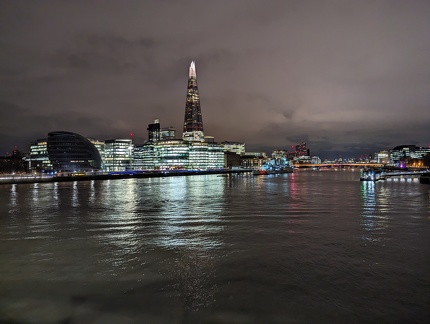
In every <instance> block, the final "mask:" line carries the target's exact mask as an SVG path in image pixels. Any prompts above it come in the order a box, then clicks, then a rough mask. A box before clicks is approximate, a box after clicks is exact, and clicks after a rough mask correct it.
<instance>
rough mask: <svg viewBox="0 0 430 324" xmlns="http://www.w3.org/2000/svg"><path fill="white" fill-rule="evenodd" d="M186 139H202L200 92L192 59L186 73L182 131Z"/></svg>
mask: <svg viewBox="0 0 430 324" xmlns="http://www.w3.org/2000/svg"><path fill="white" fill-rule="evenodd" d="M182 138H183V139H184V140H186V141H201V142H203V141H204V134H203V118H202V111H201V107H200V94H199V88H198V86H197V74H196V66H195V62H194V61H192V62H191V65H190V68H189V73H188V87H187V99H186V103H185V118H184V132H183V134H182Z"/></svg>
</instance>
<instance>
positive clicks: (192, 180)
mask: <svg viewBox="0 0 430 324" xmlns="http://www.w3.org/2000/svg"><path fill="white" fill-rule="evenodd" d="M166 180H170V181H168V183H167V186H163V188H164V191H163V193H162V195H161V197H165V198H164V199H163V203H162V206H161V215H160V217H161V219H162V225H161V227H160V237H159V239H158V242H157V244H158V245H161V246H163V247H168V248H172V247H192V248H197V249H202V250H206V249H213V248H217V247H219V246H221V245H222V242H220V241H219V239H218V237H219V236H218V235H217V233H219V232H220V231H222V230H223V226H222V225H221V220H220V219H219V218H220V216H221V214H222V212H223V201H224V199H223V195H224V188H225V180H224V179H223V178H221V177H216V176H198V177H177V178H170V179H165V181H166ZM166 182H167V181H166Z"/></svg>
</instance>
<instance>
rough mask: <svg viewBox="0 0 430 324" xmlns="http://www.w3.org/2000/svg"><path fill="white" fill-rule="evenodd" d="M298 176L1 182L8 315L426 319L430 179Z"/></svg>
mask: <svg viewBox="0 0 430 324" xmlns="http://www.w3.org/2000/svg"><path fill="white" fill-rule="evenodd" d="M358 178H359V172H358V171H342V170H339V171H334V170H333V171H296V172H295V173H294V174H283V175H269V176H252V175H250V174H241V175H199V176H186V177H184V176H178V177H168V178H148V179H127V180H104V181H102V180H99V181H94V180H93V181H82V182H60V183H40V184H37V183H36V184H12V185H0V322H11V323H59V322H61V323H65V322H67V323H88V322H91V323H105V322H110V323H285V322H287V323H289V322H293V323H309V322H317V323H320V322H341V323H342V322H343V323H346V322H418V323H420V322H422V323H427V322H428V320H429V318H430V186H428V185H423V184H420V183H419V181H418V179H390V180H387V181H380V182H376V183H373V182H360V181H359V180H358Z"/></svg>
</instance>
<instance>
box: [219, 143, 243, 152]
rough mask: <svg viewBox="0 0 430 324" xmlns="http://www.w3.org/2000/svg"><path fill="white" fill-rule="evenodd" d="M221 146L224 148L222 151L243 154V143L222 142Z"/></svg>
mask: <svg viewBox="0 0 430 324" xmlns="http://www.w3.org/2000/svg"><path fill="white" fill-rule="evenodd" d="M221 146H222V147H223V148H224V152H233V153H236V154H239V155H242V154H245V143H240V142H222V143H221Z"/></svg>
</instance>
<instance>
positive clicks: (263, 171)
mask: <svg viewBox="0 0 430 324" xmlns="http://www.w3.org/2000/svg"><path fill="white" fill-rule="evenodd" d="M293 172H294V169H293V168H292V167H285V168H282V169H271V170H268V169H258V170H254V171H252V174H253V175H267V174H284V173H293Z"/></svg>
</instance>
